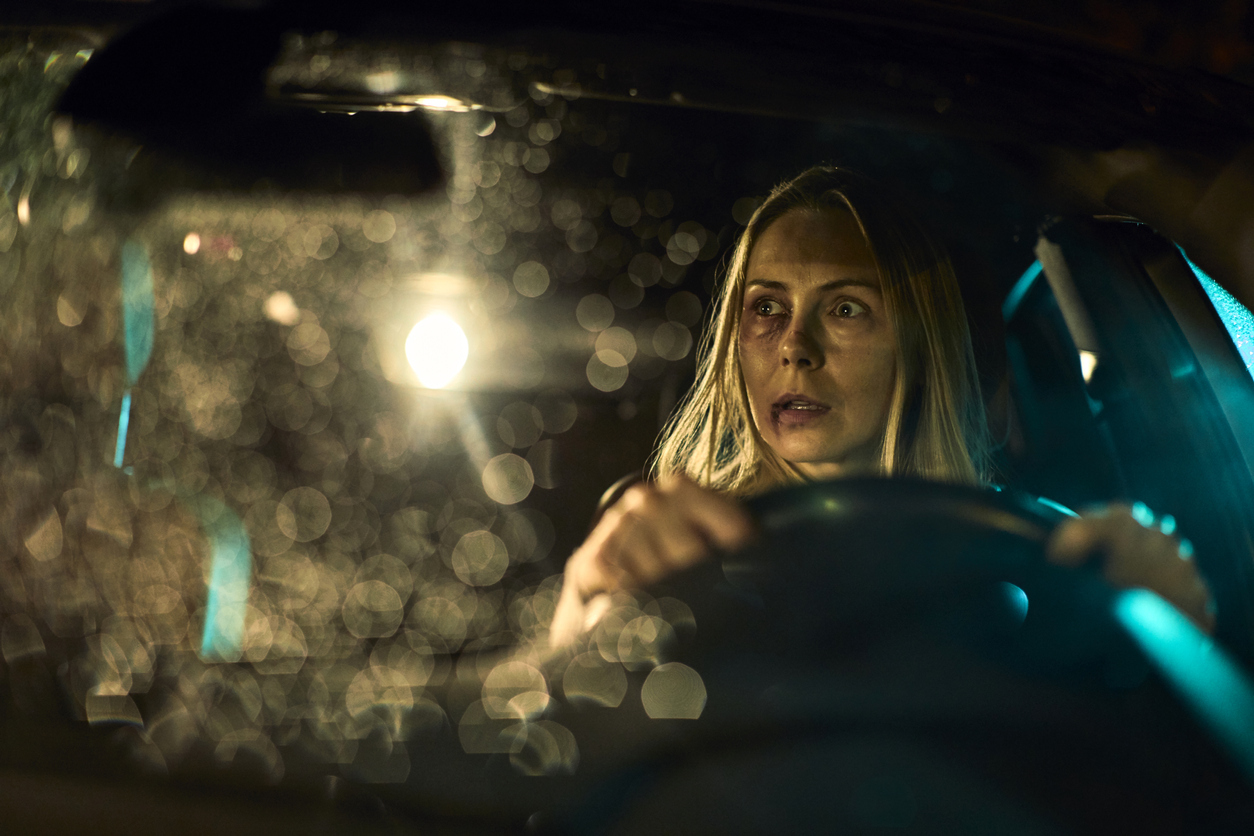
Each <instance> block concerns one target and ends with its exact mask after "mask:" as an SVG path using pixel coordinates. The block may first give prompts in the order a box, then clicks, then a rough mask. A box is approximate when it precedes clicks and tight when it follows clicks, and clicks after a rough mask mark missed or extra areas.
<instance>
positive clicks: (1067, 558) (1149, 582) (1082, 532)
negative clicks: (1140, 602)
mask: <svg viewBox="0 0 1254 836" xmlns="http://www.w3.org/2000/svg"><path fill="white" fill-rule="evenodd" d="M1191 553H1192V549H1191V547H1189V546H1188V545H1187V543H1182V542H1181V541H1179V540H1177V539H1176V538H1175V537H1172V536H1170V535H1168V534H1165V533H1163V531H1162V530H1161V529H1160V528H1158V527H1157V526H1155V525H1154V521H1153V516H1152V515H1150V514H1149V512H1148V511H1147V510H1146V509H1145V508H1144V506H1132V507H1128V506H1124V505H1112V506H1109V507H1107V508H1105V509H1102V510H1101V511H1099V512H1096V513H1094V514H1089V515H1086V516H1084V517H1081V518H1079V519H1074V520H1068V521H1067V522H1065V523H1063V524H1062V525H1060V526H1059V527H1058V528H1057V529H1056V530H1055V532H1054V534H1053V536H1051V537H1050V540H1049V543H1048V545H1047V547H1046V554H1047V556H1048V558H1049V559H1050V560H1051V561H1052V562H1054V563H1058V564H1060V565H1063V566H1079V565H1082V564H1083V563H1085V562H1087V561H1088V560H1090V559H1091V558H1093V557H1095V556H1101V557H1102V558H1103V560H1102V571H1103V574H1104V575H1105V577H1106V579H1107V580H1108V581H1110V583H1112V584H1113V585H1115V586H1118V587H1133V586H1139V587H1144V588H1146V589H1151V590H1153V591H1154V592H1157V593H1158V594H1159V595H1162V596H1163V597H1164V598H1166V599H1167V600H1168V601H1171V602H1172V603H1173V604H1175V605H1176V606H1177V607H1179V608H1180V609H1181V610H1182V611H1183V612H1185V613H1186V614H1187V615H1189V616H1190V617H1191V618H1192V619H1193V620H1194V621H1195V622H1196V623H1197V624H1198V625H1199V626H1201V627H1202V628H1203V629H1206V630H1210V629H1212V628H1213V627H1214V612H1213V610H1214V605H1213V602H1212V598H1211V595H1210V590H1209V589H1208V588H1207V587H1206V583H1205V581H1203V580H1202V577H1201V575H1200V574H1198V571H1197V567H1196V566H1195V565H1194V563H1193V561H1192V560H1190V559H1189V557H1190V555H1191Z"/></svg>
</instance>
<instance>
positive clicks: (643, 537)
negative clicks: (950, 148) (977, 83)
mask: <svg viewBox="0 0 1254 836" xmlns="http://www.w3.org/2000/svg"><path fill="white" fill-rule="evenodd" d="M988 449H989V443H988V430H987V426H986V422H985V415H984V407H983V403H982V401H981V399H980V388H979V381H978V378H977V375H976V367H975V358H974V354H973V352H972V349H971V338H970V333H969V330H968V327H967V320H966V315H965V313H964V310H963V305H962V299H961V296H960V294H959V292H958V285H957V281H956V279H955V278H954V275H953V270H952V267H951V266H950V264H949V261H948V258H947V257H946V256H945V255H944V253H943V252H941V251H940V250H939V249H938V248H937V247H936V246H935V245H934V244H933V243H932V242H931V240H930V239H929V238H928V237H927V235H926V234H925V233H924V232H923V231H922V230H921V229H920V228H919V227H918V226H917V224H915V223H914V222H913V221H912V220H911V219H910V218H908V217H907V216H906V215H905V214H903V213H902V212H901V211H899V210H898V209H897V208H896V207H895V206H894V205H893V204H892V203H891V202H889V201H888V200H886V199H885V198H884V197H883V194H882V190H881V189H880V188H879V187H878V186H876V185H875V184H874V183H872V182H870V181H868V180H866V179H864V178H862V177H860V176H857V175H854V174H852V173H851V172H848V171H844V170H842V169H838V168H832V167H827V166H818V167H815V168H812V169H810V170H808V171H806V172H804V173H802V174H801V175H800V176H798V177H796V178H795V179H793V180H791V181H789V182H787V183H784V184H782V185H781V186H779V187H778V188H776V189H775V191H774V192H772V194H771V196H770V197H769V198H768V199H767V200H766V201H765V202H764V203H763V204H762V206H761V207H760V208H759V209H758V210H757V212H756V213H755V214H754V216H753V217H752V219H751V220H750V221H749V224H748V226H747V228H746V229H745V232H744V234H743V235H742V236H741V238H740V241H739V242H738V243H737V246H736V250H735V253H734V255H733V257H732V261H731V266H730V268H729V271H728V276H727V279H726V281H725V283H724V285H723V288H722V291H721V293H720V296H719V298H718V300H717V303H716V306H715V310H714V317H713V323H712V327H711V328H710V330H709V331H708V332H707V333H706V335H705V337H704V339H703V342H702V345H701V352H700V356H699V362H698V370H697V379H696V382H695V383H694V385H693V388H692V390H691V391H690V393H689V395H688V397H687V398H686V399H685V401H684V403H683V404H682V405H681V407H680V408H679V410H678V412H677V413H676V414H675V416H674V417H673V418H672V420H671V421H670V423H669V424H668V426H667V428H666V430H665V432H664V433H663V437H662V442H661V444H660V446H659V448H658V451H657V455H656V457H655V460H654V463H653V468H652V469H653V474H654V475H655V477H656V479H655V481H653V482H652V483H647V484H646V483H640V484H637V485H634V486H633V487H631V488H629V489H628V490H627V491H626V492H625V493H624V494H623V496H622V497H621V499H619V500H618V501H617V502H616V503H615V504H614V505H612V506H611V507H610V508H609V509H608V510H607V511H606V513H605V514H604V515H603V516H602V518H601V519H600V521H599V522H598V524H597V526H596V527H595V528H594V529H593V531H592V533H591V534H590V535H589V536H588V539H587V540H586V541H585V542H584V543H583V545H582V546H581V547H580V548H579V549H578V550H577V551H576V552H575V553H574V555H572V556H571V558H570V560H569V561H568V562H567V565H566V570H565V577H564V582H563V587H562V593H561V598H560V599H559V602H558V608H557V612H556V615H555V617H554V622H553V627H552V632H551V634H550V635H551V640H552V642H553V643H554V644H557V645H561V644H565V643H568V642H570V641H571V640H573V639H574V638H575V637H576V636H578V635H579V633H580V632H581V631H583V630H584V629H586V628H587V627H588V626H590V625H591V624H593V623H595V621H596V619H597V618H599V616H600V614H601V613H602V612H603V611H604V609H605V607H606V606H607V604H608V596H607V595H606V593H611V592H614V591H616V590H621V589H631V588H637V587H640V586H644V585H647V584H650V583H653V582H655V581H658V580H660V579H662V578H664V577H666V576H667V575H669V574H671V573H673V572H676V571H678V570H680V569H683V568H685V567H688V566H691V565H693V564H695V563H697V562H699V561H701V560H703V559H704V558H705V557H707V556H708V555H709V553H710V549H711V547H712V546H718V547H720V548H723V549H735V548H738V547H740V546H743V545H745V544H746V543H747V542H748V541H749V540H750V539H751V538H752V537H753V534H754V529H753V525H752V522H751V520H750V519H749V516H748V515H747V513H746V512H745V510H744V508H743V507H742V506H741V505H740V504H739V503H738V501H737V499H738V498H740V497H745V496H749V495H753V494H756V493H760V492H762V491H766V490H769V489H771V488H774V487H778V486H781V485H785V484H790V483H796V482H803V481H807V480H815V479H830V478H837V477H841V476H849V475H854V474H876V473H878V474H882V475H887V476H913V477H918V478H926V479H933V480H936V481H942V482H955V483H961V484H972V485H979V484H984V483H985V481H986V479H987V460H988ZM1047 554H1048V556H1049V559H1050V560H1052V561H1054V562H1056V563H1059V564H1063V565H1068V566H1078V565H1080V564H1082V563H1084V562H1086V561H1087V560H1089V559H1090V558H1091V557H1094V556H1097V555H1101V556H1102V557H1103V566H1104V570H1105V574H1106V577H1107V579H1108V580H1109V581H1110V582H1111V583H1113V584H1116V585H1119V586H1144V587H1148V588H1150V589H1153V590H1155V591H1156V592H1158V593H1159V594H1161V595H1163V597H1165V598H1167V599H1168V600H1170V601H1172V602H1173V603H1175V604H1176V605H1177V606H1178V607H1180V608H1181V609H1182V610H1183V611H1184V612H1185V613H1186V614H1188V615H1189V616H1190V617H1191V618H1192V619H1193V620H1194V621H1195V622H1197V623H1198V624H1199V625H1200V626H1201V627H1203V628H1204V629H1206V630H1210V629H1212V628H1213V625H1214V616H1213V612H1212V610H1213V604H1212V602H1211V598H1210V594H1209V591H1208V590H1207V588H1206V585H1205V583H1204V582H1203V581H1202V579H1201V576H1200V575H1199V574H1198V573H1197V570H1196V568H1195V566H1194V565H1193V563H1192V561H1191V560H1189V559H1188V548H1187V547H1186V546H1183V545H1182V544H1181V543H1180V542H1179V541H1177V540H1175V539H1174V538H1172V537H1171V536H1169V535H1168V534H1166V533H1163V532H1162V531H1161V530H1159V529H1157V528H1155V527H1153V519H1152V517H1151V516H1150V515H1148V514H1147V513H1145V512H1144V508H1143V506H1139V507H1136V508H1128V507H1125V506H1111V507H1108V508H1105V509H1102V510H1101V511H1098V512H1095V513H1092V514H1089V515H1087V516H1085V517H1082V518H1080V519H1075V520H1071V521H1069V522H1067V523H1065V524H1064V525H1062V526H1060V527H1059V528H1058V529H1057V530H1056V531H1055V533H1054V534H1053V536H1052V538H1051V540H1050V542H1049V544H1048V547H1047Z"/></svg>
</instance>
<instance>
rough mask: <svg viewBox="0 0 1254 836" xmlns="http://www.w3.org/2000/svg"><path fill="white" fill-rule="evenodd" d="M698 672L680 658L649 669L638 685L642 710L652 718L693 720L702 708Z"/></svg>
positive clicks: (702, 684) (702, 702)
mask: <svg viewBox="0 0 1254 836" xmlns="http://www.w3.org/2000/svg"><path fill="white" fill-rule="evenodd" d="M705 700H706V691H705V683H704V682H703V681H702V680H701V674H699V673H697V672H696V671H695V670H693V669H692V668H690V667H688V666H687V665H685V664H683V663H682V662H667V663H666V664H664V665H658V666H657V667H656V668H654V669H653V670H652V671H650V672H649V676H648V678H647V679H645V681H644V685H643V686H641V688H640V701H641V702H642V703H643V704H644V713H645V714H648V715H649V716H650V717H651V718H653V719H654V720H662V719H670V720H695V719H697V718H698V717H700V716H701V712H702V711H704V710H705Z"/></svg>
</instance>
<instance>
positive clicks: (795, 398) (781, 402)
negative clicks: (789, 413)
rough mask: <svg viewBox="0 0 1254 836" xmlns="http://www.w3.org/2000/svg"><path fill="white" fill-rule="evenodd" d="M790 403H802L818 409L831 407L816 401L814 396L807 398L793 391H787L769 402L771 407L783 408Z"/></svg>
mask: <svg viewBox="0 0 1254 836" xmlns="http://www.w3.org/2000/svg"><path fill="white" fill-rule="evenodd" d="M790 403H803V404H806V405H807V406H810V407H817V408H818V409H830V408H831V407H829V406H828V405H827V404H825V403H823V402H822V401H816V400H814V398H807V397H806V396H805V395H799V394H796V393H794V392H788V393H786V394H784V395H782V396H781V397H779V398H777V399H776V401H775V403H773V404H771V408H772V409H784V408H785V407H787V406H788V404H790Z"/></svg>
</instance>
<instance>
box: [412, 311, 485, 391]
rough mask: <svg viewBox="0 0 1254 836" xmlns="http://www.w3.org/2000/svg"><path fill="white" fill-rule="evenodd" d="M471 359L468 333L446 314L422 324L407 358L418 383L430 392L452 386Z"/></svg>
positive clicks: (438, 315) (436, 315)
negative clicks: (451, 383) (469, 357)
mask: <svg viewBox="0 0 1254 836" xmlns="http://www.w3.org/2000/svg"><path fill="white" fill-rule="evenodd" d="M469 355H470V343H469V342H467V340H466V332H465V331H463V330H462V329H461V326H460V325H458V324H457V323H456V322H454V321H453V320H452V318H451V317H449V315H448V314H445V313H433V314H431V315H430V316H428V317H427V318H426V319H424V320H422V321H421V322H419V323H418V324H417V325H415V326H414V327H413V330H411V331H410V332H409V337H408V338H406V340H405V357H406V358H407V359H408V360H409V365H410V366H412V367H413V370H414V373H415V374H417V375H418V382H419V383H421V384H422V385H423V386H426V387H427V388H428V389H443V388H444V387H445V386H447V385H448V384H449V383H450V382H452V380H453V378H455V377H457V373H458V372H460V371H461V370H462V366H465V365H466V358H467V357H468V356H469Z"/></svg>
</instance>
